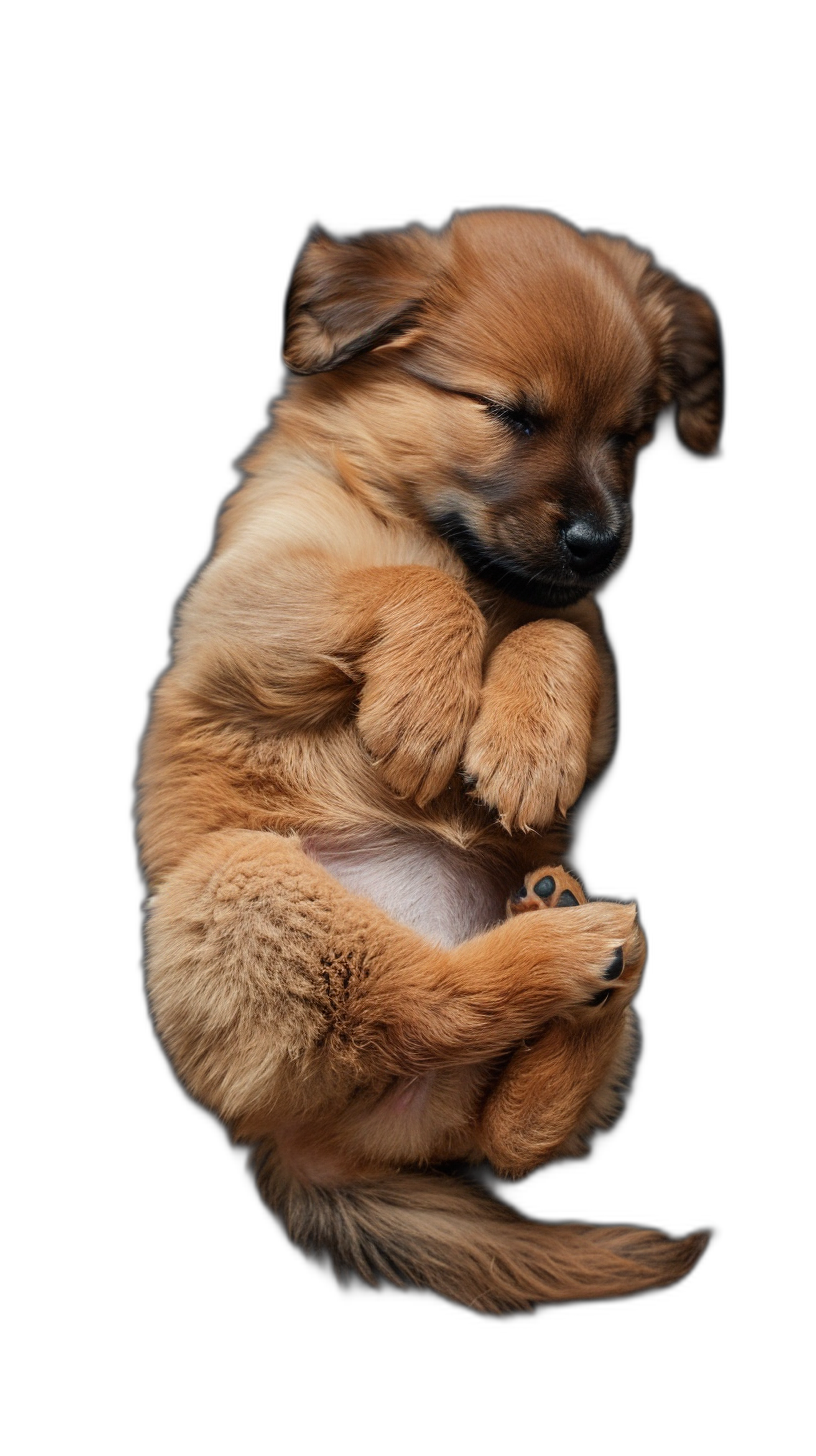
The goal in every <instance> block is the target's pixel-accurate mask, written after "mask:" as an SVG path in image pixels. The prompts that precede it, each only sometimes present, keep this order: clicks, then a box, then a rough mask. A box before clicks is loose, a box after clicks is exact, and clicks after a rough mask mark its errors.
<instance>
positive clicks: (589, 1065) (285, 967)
mask: <svg viewBox="0 0 816 1456" xmlns="http://www.w3.org/2000/svg"><path fill="white" fill-rule="evenodd" d="M285 359H286V363H287V365H288V367H289V369H290V371H291V375H290V377H289V379H288V381H287V386H286V390H285V393H284V396H283V398H282V399H281V400H279V401H278V402H277V404H276V405H275V409H274V423H273V425H272V426H271V427H270V428H269V429H268V430H267V431H266V432H265V434H263V435H262V436H261V437H260V439H259V440H258V441H256V443H255V444H254V445H253V447H252V449H251V450H250V452H249V454H248V455H247V456H246V458H245V460H244V461H243V468H244V476H243V482H242V484H241V486H240V489H239V490H238V491H236V493H235V494H234V495H233V496H232V497H231V498H230V499H229V501H228V502H227V505H226V506H225V508H224V511H223V513H222V516H221V520H220V523H219V529H218V534H217V540H216V545H215V549H214V551H213V554H212V557H211V559H210V561H209V562H208V564H207V565H206V566H205V568H204V569H203V571H202V572H201V574H200V576H199V577H198V579H197V580H196V582H195V583H194V584H193V586H192V587H191V588H190V590H189V592H188V593H187V596H186V598H185V600H184V602H183V605H182V608H181V611H180V616H179V622H178V630H177V633H176V639H175V647H174V652H173V662H172V665H171V667H170V668H169V670H168V671H167V673H166V674H165V675H164V677H163V678H162V679H161V681H160V682H159V684H158V686H157V688H156V692H155V696H154V700H153V707H152V713H151V719H150V725H149V729H148V732H147V735H146V739H145V744H144V752H143V761H142V767H141V777H140V804H139V829H140V843H141V852H142V858H143V864H144V868H145V874H146V877H147V880H148V884H149V888H150V900H149V915H148V926H147V946H148V987H149V995H150V1003H151V1007H152V1011H153V1015H154V1017H155V1022H156V1026H157V1028H158V1032H159V1035H160V1037H161V1038H162V1041H163V1043H164V1045H165V1047H166V1049H167V1051H168V1053H169V1055H170V1057H171V1059H172V1061H173V1064H174V1066H175V1067H176V1069H177V1071H178V1074H179V1076H180V1077H181V1079H182V1081H183V1082H184V1084H185V1086H186V1087H187V1088H188V1089H189V1091H190V1092H191V1093H192V1094H193V1095H194V1096H195V1097H197V1098H198V1099H199V1100H200V1101H201V1102H203V1103H204V1104H205V1105H206V1106H207V1107H209V1108H211V1109H212V1110H213V1111H214V1112H215V1113H217V1115H218V1116H219V1117H220V1118H222V1120H223V1121H224V1122H225V1124H226V1125H227V1127H228V1128H229V1130H230V1132H231V1134H232V1136H233V1137H234V1138H235V1139H237V1140H239V1141H242V1142H246V1143H249V1144H252V1145H253V1147H254V1158H255V1167H256V1171H257V1177H258V1183H259V1186H260V1189H261V1192H262V1194H263V1196H264V1197H265V1198H266V1199H267V1201H268V1202H269V1203H270V1205H271V1206H272V1207H273V1208H275V1209H276V1210H277V1211H278V1212H279V1213H280V1214H281V1216H282V1217H283V1219H284V1221H285V1222H286V1224H287V1226H288V1228H289V1230H290V1232H291V1234H292V1236H293V1237H294V1238H295V1239H296V1240H297V1241H298V1242H299V1243H301V1244H302V1245H304V1246H306V1247H307V1248H312V1249H325V1250H328V1251H329V1253H330V1254H331V1256H332V1258H333V1259H334V1261H335V1264H336V1265H337V1266H338V1267H339V1268H341V1269H344V1268H345V1269H348V1268H351V1269H354V1270H356V1271H357V1272H358V1273H360V1274H361V1275H362V1276H363V1277H364V1278H366V1279H369V1280H371V1281H377V1280H378V1279H379V1278H380V1277H384V1278H387V1279H391V1280H394V1281H395V1282H397V1283H414V1284H419V1285H426V1286H430V1287H432V1288H434V1289H436V1290H438V1291H440V1292H441V1293H443V1294H446V1295H448V1296H450V1297H452V1298H455V1299H459V1300H462V1301H464V1302H465V1303H466V1304H468V1305H470V1306H472V1307H473V1308H476V1309H482V1310H491V1311H503V1310H511V1309H520V1308H525V1307H529V1306H530V1305H532V1304H534V1303H535V1302H537V1301H540V1300H552V1299H572V1298H579V1297H585V1296H594V1295H610V1294H622V1293H626V1292H628V1291H631V1290H636V1289H642V1288H644V1287H647V1286H650V1285H656V1284H664V1283H668V1282H671V1281H672V1280H674V1279H676V1278H678V1277H679V1276H680V1275H682V1274H683V1273H685V1272H686V1271H687V1270H688V1269H689V1268H690V1267H691V1265H692V1264H693V1263H694V1261H695V1259H696V1258H697V1257H698V1255H699V1253H700V1251H701V1249H702V1247H703V1245H704V1242H705V1236H704V1235H692V1236H690V1237H688V1238H685V1239H678V1240H673V1239H668V1238H666V1237H665V1236H664V1235H663V1234H660V1233H658V1232H657V1231H655V1230H649V1229H639V1228H629V1227H592V1226H578V1225H562V1226H558V1225H542V1224H534V1223H529V1222H526V1221H525V1220H523V1219H521V1218H519V1217H518V1216H517V1215H516V1214H515V1213H513V1212H512V1211H511V1210H509V1209H507V1208H505V1207H504V1206H502V1205H501V1204H499V1203H497V1202H495V1201H493V1200H492V1199H489V1198H488V1197H487V1195H486V1193H485V1192H484V1191H483V1190H482V1188H481V1187H480V1186H479V1185H478V1184H476V1183H475V1182H474V1181H473V1180H472V1179H468V1178H467V1177H465V1176H464V1175H463V1174H462V1172H461V1165H463V1164H467V1163H478V1162H482V1161H484V1160H488V1161H489V1162H490V1164H491V1165H492V1166H493V1167H494V1168H495V1169H496V1170H497V1171H499V1172H500V1173H502V1174H505V1175H508V1176H519V1175H521V1174H523V1173H525V1172H527V1171H529V1170H530V1169H532V1168H535V1167H537V1166H538V1165H539V1164H541V1163H543V1162H545V1161H546V1160H547V1159H550V1158H553V1157H555V1156H557V1155H563V1154H569V1153H572V1154H574V1153H577V1152H580V1151H582V1150H584V1148H585V1146H586V1138H587V1136H588V1134H589V1133H590V1131H591V1130H592V1129H593V1128H594V1127H596V1126H599V1125H602V1124H605V1123H608V1122H609V1121H610V1120H611V1118H612V1117H613V1116H614V1114H615V1112H616V1111H617V1109H618V1106H619V1097H620V1089H621V1085H622V1083H623V1082H624V1081H625V1078H626V1076H627V1072H628V1069H629V1067H630V1064H631V1060H632V1056H633V1041H634V1030H633V1028H634V1021H633V1013H632V1011H631V1009H630V1002H631V999H632V997H633V995H634V993H635V991H636V989H637V985H638V980H639V977H640V974H641V970H642V965H643V960H644V945H643V939H642V936H641V933H640V930H639V928H638V924H637V919H636V913H635V907H634V906H633V905H621V904H617V903H614V902H593V903H586V901H585V897H584V895H583V892H582V890H581V887H580V885H579V884H578V882H577V881H576V880H574V879H573V878H572V877H571V876H569V875H567V874H566V872H565V871H564V870H563V869H562V868H561V865H560V860H561V858H562V855H563V852H564V849H565V846H566V829H565V816H566V814H567V811H568V810H569V808H570V806H571V805H572V804H573V803H574V802H575V800H576V799H577V798H578V796H579V794H580V793H581V790H582V788H583V786H584V784H585V782H586V781H587V779H589V778H591V777H593V776H594V775H595V774H597V772H598V771H599V769H600V768H601V767H602V765H603V764H604V762H605V761H606V759H607V758H608V756H609V753H610V752H611V747H612V740H613V735H614V716H615V713H614V681H613V670H612V665H611V660H610V656H609V652H608V649H607V646H606V643H605V640H604V635H603V629H602V626H601V621H600V617H599V614H598V610H597V608H596V606H595V605H594V602H593V599H592V594H593V592H594V591H595V590H596V588H597V587H599V586H600V585H601V583H602V582H603V581H604V580H605V579H606V577H608V575H609V573H610V572H611V571H613V570H614V569H615V567H616V566H617V565H618V564H619V563H620V561H621V559H622V558H623V555H624V553H625V551H626V548H627V545H628V542H629V537H630V529H631V507H630V496H631V489H632V481H633V475H634V468H635V459H636V456H637V453H638V451H639V450H640V449H641V447H642V446H643V445H645V444H646V443H647V442H648V441H649V440H650V439H651V437H652V431H653V428H654V422H655V419H656V416H657V415H658V413H659V412H660V410H661V409H662V408H663V407H664V406H666V405H667V404H669V403H670V402H673V403H674V404H675V406H676V415H677V428H678V431H679V434H680V437H681V439H682V440H683V441H684V443H685V444H686V445H688V446H689V447H690V448H691V449H692V450H696V451H700V452H703V453H705V452H709V451H712V450H713V449H714V447H715V445H716V443H717V439H718V434H719V429H720V419H721V410H722V374H721V349H720V339H719V330H718V326H717V321H716V317H715V315H714V313H713V311H712V308H711V306H710V304H709V303H708V302H707V301H706V299H705V298H704V297H703V296H702V294H700V293H698V292H696V291H694V290H692V289H689V288H687V287H685V286H684V285H683V284H681V283H679V282H678V281H677V280H676V279H675V278H673V277H672V276H671V275H669V274H667V273H665V272H663V271H661V270H660V269H659V268H658V267H656V266H655V264H654V262H653V260H652V258H651V256H650V255H649V254H648V253H647V252H644V251H643V250H641V249H639V248H636V247H633V246H631V245H630V244H629V243H628V242H626V241H624V240H622V239H618V238H610V237H606V236H604V235H602V234H597V233H588V234H581V233H579V232H577V231H576V230H575V229H573V228H572V227H569V226H568V225H567V224H565V223H563V222H561V221H559V220H558V219H556V218H554V217H551V216H548V215H546V214H543V213H525V212H474V213H468V214H459V215H457V216H455V217H454V218H453V219H452V221H451V222H450V224H449V225H448V226H447V227H445V228H444V229H443V230H442V231H441V232H438V233H436V232H430V231H427V230H426V229H424V228H421V227H412V228H409V229H407V230H406V231H401V232H393V233H374V234H368V235H365V236H363V237H360V238H354V239H351V240H348V241H337V240H335V239H333V238H331V237H329V236H328V235H327V234H326V233H324V232H321V231H319V230H315V232H314V233H313V234H312V235H311V237H310V238H309V240H308V242H307V244H306V246H305V248H304V250H303V253H302V254H301V257H300V259H299V260H298V263H297V266H296V269H295V274H294V278H293V281H292V286H291V290H290V294H289V299H288V303H287V312H286V340H285ZM444 1164H448V1165H450V1164H458V1165H459V1171H457V1169H456V1168H453V1169H451V1168H450V1167H448V1168H447V1169H446V1170H444V1171H441V1170H440V1165H444Z"/></svg>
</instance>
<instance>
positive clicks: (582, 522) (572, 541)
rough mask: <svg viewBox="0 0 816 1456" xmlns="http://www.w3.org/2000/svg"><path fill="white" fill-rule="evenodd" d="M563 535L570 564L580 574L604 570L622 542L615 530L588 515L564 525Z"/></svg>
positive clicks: (586, 574)
mask: <svg viewBox="0 0 816 1456" xmlns="http://www.w3.org/2000/svg"><path fill="white" fill-rule="evenodd" d="M561 535H562V537H563V540H564V545H565V546H566V548H567V550H568V552H569V554H570V565H571V566H572V568H573V571H577V573H578V575H579V576H594V575H595V574H596V573H597V572H599V571H603V570H604V567H606V566H608V565H609V563H610V561H611V560H612V557H613V556H614V555H615V552H616V551H617V549H618V544H619V542H620V537H619V536H617V535H616V534H615V532H614V531H610V530H609V529H608V527H606V526H602V525H600V523H599V522H598V521H593V520H590V519H588V518H587V517H584V518H583V519H581V518H579V519H578V520H577V521H571V522H570V524H569V525H568V526H564V527H562V530H561Z"/></svg>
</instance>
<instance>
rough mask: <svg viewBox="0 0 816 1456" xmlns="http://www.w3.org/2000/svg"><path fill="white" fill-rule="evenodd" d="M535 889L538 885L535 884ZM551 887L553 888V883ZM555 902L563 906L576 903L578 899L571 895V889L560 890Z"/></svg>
mask: <svg viewBox="0 0 816 1456" xmlns="http://www.w3.org/2000/svg"><path fill="white" fill-rule="evenodd" d="M536 889H538V886H536ZM553 889H555V885H553ZM555 903H556V905H558V906H559V907H562V908H563V907H564V906H565V905H577V904H578V901H577V900H576V898H575V896H574V895H573V893H572V890H562V891H561V894H560V895H559V896H558V899H557V900H556V902H555Z"/></svg>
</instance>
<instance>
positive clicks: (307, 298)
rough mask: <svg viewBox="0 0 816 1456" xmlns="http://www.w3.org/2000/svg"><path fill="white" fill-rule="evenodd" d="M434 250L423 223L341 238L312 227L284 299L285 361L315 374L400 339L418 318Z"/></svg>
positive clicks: (435, 242) (434, 268)
mask: <svg viewBox="0 0 816 1456" xmlns="http://www.w3.org/2000/svg"><path fill="white" fill-rule="evenodd" d="M439 255H440V245H439V240H438V238H436V237H435V236H434V235H433V234H432V233H429V232H427V231H426V229H425V228H421V227H412V228H406V229H405V230H404V231H402V232H392V233H364V234H363V235H362V236H361V237H359V238H348V239H342V240H339V239H337V238H332V237H330V236H329V234H328V233H326V232H324V231H323V229H322V228H320V227H315V228H313V229H312V231H311V233H310V234H309V237H308V239H307V241H306V246H305V247H304V249H303V252H302V253H301V255H300V257H299V258H298V261H297V263H296V264H295V271H294V274H293V275H292V282H291V284H290V287H289V294H288V297H287V299H286V331H285V337H284V345H283V357H284V361H285V363H286V364H287V365H288V367H289V368H290V369H292V370H294V372H295V374H319V373H321V372H322V371H323V370H325V369H334V368H335V367H336V366H337V365H338V364H344V363H345V362H346V360H347V359H353V358H354V356H355V355H356V354H363V353H365V352H366V350H368V349H374V348H376V347H377V345H379V344H385V343H388V342H389V341H390V340H392V339H396V338H398V337H399V336H400V334H403V333H405V332H406V331H407V330H408V329H409V328H410V327H411V325H412V324H414V323H416V321H417V319H418V318H419V314H420V311H421V308H422V301H423V298H424V296H425V294H426V292H427V290H428V285H429V283H430V280H431V278H432V277H433V275H434V273H435V272H436V271H437V269H438V267H439V261H440V258H439Z"/></svg>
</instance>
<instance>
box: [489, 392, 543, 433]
mask: <svg viewBox="0 0 816 1456" xmlns="http://www.w3.org/2000/svg"><path fill="white" fill-rule="evenodd" d="M481 403H482V404H483V405H484V408H485V413H486V414H488V415H490V416H491V417H492V418H493V419H494V420H500V421H501V423H502V424H503V425H506V427H507V429H508V430H513V431H514V432H515V433H516V434H517V435H532V434H534V433H535V431H536V430H537V429H540V428H541V425H542V423H543V422H542V421H541V420H538V419H534V418H533V417H532V415H528V414H527V413H526V411H525V410H521V409H515V408H513V406H512V405H507V404H499V403H498V401H497V400H495V399H485V400H482V401H481Z"/></svg>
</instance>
